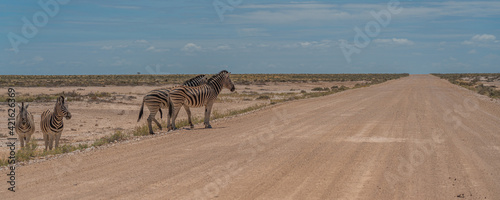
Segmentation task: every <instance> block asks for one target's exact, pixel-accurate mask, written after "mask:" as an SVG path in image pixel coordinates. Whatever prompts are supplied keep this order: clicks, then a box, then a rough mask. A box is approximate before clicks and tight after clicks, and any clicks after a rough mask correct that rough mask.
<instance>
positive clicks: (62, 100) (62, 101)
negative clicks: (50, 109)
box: [57, 95, 64, 104]
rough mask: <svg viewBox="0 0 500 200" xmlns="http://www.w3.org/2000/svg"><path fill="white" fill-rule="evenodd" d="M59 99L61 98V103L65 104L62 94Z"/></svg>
mask: <svg viewBox="0 0 500 200" xmlns="http://www.w3.org/2000/svg"><path fill="white" fill-rule="evenodd" d="M59 99H61V103H62V104H64V97H63V96H62V95H61V96H59V97H58V98H57V100H58V101H59Z"/></svg>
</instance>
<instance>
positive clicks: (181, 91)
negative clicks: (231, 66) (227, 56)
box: [137, 70, 235, 134]
mask: <svg viewBox="0 0 500 200" xmlns="http://www.w3.org/2000/svg"><path fill="white" fill-rule="evenodd" d="M230 74H231V73H229V72H228V71H226V70H222V71H221V72H219V73H218V74H216V75H214V76H212V77H211V78H209V79H208V80H207V79H206V77H205V75H198V76H196V77H194V78H192V79H189V80H187V81H186V82H184V84H183V85H181V86H174V87H171V88H164V89H158V90H152V91H150V92H149V93H148V94H146V96H144V99H143V101H142V106H141V110H140V111H139V119H137V121H138V122H139V120H141V117H142V114H143V110H144V104H146V106H147V107H148V109H149V113H150V114H149V117H148V119H147V121H148V128H149V133H150V134H154V132H153V128H152V125H151V122H152V121H154V122H155V123H156V125H157V126H158V128H160V130H162V127H161V125H160V123H159V122H158V121H157V120H156V119H155V116H156V112H157V111H160V117H162V111H161V109H162V108H168V118H167V129H168V130H175V129H176V126H175V119H176V118H177V114H178V113H179V110H180V109H181V107H184V109H185V110H186V113H187V115H188V122H189V125H190V127H191V128H193V127H194V125H193V123H192V120H191V111H190V110H189V107H202V106H205V119H204V124H205V128H212V126H211V125H210V122H209V121H210V113H211V112H212V106H213V104H214V102H215V99H217V96H218V95H219V93H220V92H221V90H222V89H223V88H227V89H229V90H231V92H233V91H234V90H235V87H234V84H233V82H232V81H231V79H230V78H229V75H230Z"/></svg>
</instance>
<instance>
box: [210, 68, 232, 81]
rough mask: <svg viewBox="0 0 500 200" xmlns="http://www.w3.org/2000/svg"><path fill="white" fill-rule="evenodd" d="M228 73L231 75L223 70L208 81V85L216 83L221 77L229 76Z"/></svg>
mask: <svg viewBox="0 0 500 200" xmlns="http://www.w3.org/2000/svg"><path fill="white" fill-rule="evenodd" d="M227 73H229V72H228V71H227V70H222V71H220V72H219V73H218V74H216V75H213V76H212V77H211V78H210V79H208V81H207V83H211V82H213V81H216V79H218V78H219V77H221V76H222V75H224V74H227Z"/></svg>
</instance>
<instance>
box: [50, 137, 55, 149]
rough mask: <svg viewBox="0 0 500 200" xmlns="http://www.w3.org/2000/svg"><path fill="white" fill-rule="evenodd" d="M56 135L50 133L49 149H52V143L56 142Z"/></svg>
mask: <svg viewBox="0 0 500 200" xmlns="http://www.w3.org/2000/svg"><path fill="white" fill-rule="evenodd" d="M54 138H55V135H53V134H49V150H52V145H53V144H54Z"/></svg>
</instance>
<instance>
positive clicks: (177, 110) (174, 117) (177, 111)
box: [171, 106, 181, 130]
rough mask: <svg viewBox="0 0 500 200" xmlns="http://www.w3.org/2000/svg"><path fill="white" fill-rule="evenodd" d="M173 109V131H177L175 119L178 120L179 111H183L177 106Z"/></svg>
mask: <svg viewBox="0 0 500 200" xmlns="http://www.w3.org/2000/svg"><path fill="white" fill-rule="evenodd" d="M173 107H174V111H173V113H172V119H171V120H172V130H175V129H177V128H176V127H175V119H176V118H177V114H179V110H181V106H177V107H176V106H173Z"/></svg>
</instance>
